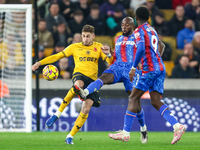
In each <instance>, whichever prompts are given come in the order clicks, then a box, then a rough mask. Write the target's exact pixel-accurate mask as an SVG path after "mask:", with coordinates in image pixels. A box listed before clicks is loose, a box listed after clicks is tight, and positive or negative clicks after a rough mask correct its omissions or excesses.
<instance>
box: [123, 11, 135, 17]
mask: <svg viewBox="0 0 200 150" xmlns="http://www.w3.org/2000/svg"><path fill="white" fill-rule="evenodd" d="M125 11H126V14H127V16H129V17H132V18H134V17H135V14H134V11H133V9H126V10H125Z"/></svg>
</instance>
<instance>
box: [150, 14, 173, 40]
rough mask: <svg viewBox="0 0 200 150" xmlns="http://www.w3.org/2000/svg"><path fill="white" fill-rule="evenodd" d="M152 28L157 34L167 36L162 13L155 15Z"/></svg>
mask: <svg viewBox="0 0 200 150" xmlns="http://www.w3.org/2000/svg"><path fill="white" fill-rule="evenodd" d="M153 26H154V28H155V29H156V31H157V32H159V34H161V35H164V36H167V35H169V29H168V23H167V22H166V21H165V19H164V15H163V13H161V12H159V13H158V14H156V16H155V20H154V22H153Z"/></svg>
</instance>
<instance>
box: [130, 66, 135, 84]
mask: <svg viewBox="0 0 200 150" xmlns="http://www.w3.org/2000/svg"><path fill="white" fill-rule="evenodd" d="M134 77H135V69H131V71H130V72H129V78H130V81H131V82H133V80H134Z"/></svg>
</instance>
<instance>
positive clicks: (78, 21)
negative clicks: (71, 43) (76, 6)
mask: <svg viewBox="0 0 200 150" xmlns="http://www.w3.org/2000/svg"><path fill="white" fill-rule="evenodd" d="M83 18H84V16H83V12H82V11H81V10H76V11H75V12H74V18H73V19H72V20H70V21H69V28H70V29H71V32H72V34H75V33H81V30H82V27H83V26H84V25H86V21H85V20H84V19H83Z"/></svg>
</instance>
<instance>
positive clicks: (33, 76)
mask: <svg viewBox="0 0 200 150" xmlns="http://www.w3.org/2000/svg"><path fill="white" fill-rule="evenodd" d="M32 78H33V79H35V78H36V75H35V74H34V73H33V74H32ZM39 78H40V79H42V78H43V75H42V74H41V73H40V74H39Z"/></svg>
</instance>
